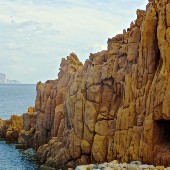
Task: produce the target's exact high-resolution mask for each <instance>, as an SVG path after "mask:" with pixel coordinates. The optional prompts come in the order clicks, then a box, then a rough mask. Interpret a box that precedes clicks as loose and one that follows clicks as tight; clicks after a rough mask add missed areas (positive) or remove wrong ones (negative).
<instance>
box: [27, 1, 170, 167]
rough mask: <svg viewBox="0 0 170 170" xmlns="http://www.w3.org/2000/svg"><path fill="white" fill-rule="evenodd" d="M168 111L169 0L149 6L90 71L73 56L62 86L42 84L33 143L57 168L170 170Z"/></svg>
mask: <svg viewBox="0 0 170 170" xmlns="http://www.w3.org/2000/svg"><path fill="white" fill-rule="evenodd" d="M129 3H130V2H129ZM169 105H170V1H169V0H149V4H148V5H147V8H146V11H143V10H137V19H136V21H135V22H132V23H131V26H130V28H128V29H127V31H125V30H124V31H123V34H119V35H117V36H115V37H114V38H112V39H109V40H108V49H107V50H106V51H102V52H99V53H96V54H91V55H90V57H89V59H88V60H87V61H86V62H85V64H84V65H82V64H81V63H80V62H79V60H78V58H77V56H76V55H75V54H71V55H70V56H69V57H68V58H67V60H65V59H63V60H62V63H61V69H60V73H59V76H58V80H55V81H47V82H46V83H45V84H43V83H38V85H37V98H36V105H35V109H36V112H37V113H36V114H35V118H34V120H35V121H33V122H34V125H33V126H34V128H35V131H36V132H35V134H34V136H33V137H32V138H33V141H34V142H33V144H34V147H35V148H38V147H39V146H40V147H39V149H38V158H39V159H40V160H41V161H43V162H46V165H48V166H53V167H60V166H65V165H67V166H72V167H75V166H76V165H78V164H88V163H90V162H97V163H100V162H104V161H111V160H113V159H117V160H119V161H121V162H130V161H132V160H139V161H141V162H143V163H148V164H156V165H160V164H162V165H165V166H168V165H169V166H170V133H169V132H170V107H169ZM30 127H32V126H31V125H30V126H26V127H25V129H27V130H30ZM50 139H51V140H50ZM47 142H48V144H47ZM35 144H36V145H35ZM42 144H45V145H42Z"/></svg>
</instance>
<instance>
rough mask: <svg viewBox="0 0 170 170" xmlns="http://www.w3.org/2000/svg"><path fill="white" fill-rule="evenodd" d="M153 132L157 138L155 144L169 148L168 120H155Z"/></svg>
mask: <svg viewBox="0 0 170 170" xmlns="http://www.w3.org/2000/svg"><path fill="white" fill-rule="evenodd" d="M155 130H156V135H157V137H158V138H157V140H158V141H157V142H159V143H160V144H169V146H170V120H157V121H156V128H155Z"/></svg>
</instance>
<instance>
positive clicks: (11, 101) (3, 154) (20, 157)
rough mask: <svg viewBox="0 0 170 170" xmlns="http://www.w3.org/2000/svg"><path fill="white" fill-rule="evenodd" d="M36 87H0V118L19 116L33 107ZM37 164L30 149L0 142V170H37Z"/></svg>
mask: <svg viewBox="0 0 170 170" xmlns="http://www.w3.org/2000/svg"><path fill="white" fill-rule="evenodd" d="M35 97H36V85H24V84H19V85H9V84H8V85H6V84H3V85H0V118H2V119H9V118H10V116H11V115H12V114H18V115H21V114H23V113H25V112H27V108H28V107H29V106H34V103H35ZM38 166H39V165H38V163H37V162H36V160H35V159H34V152H33V150H31V149H28V150H19V149H15V144H8V143H6V142H5V141H3V140H0V170H37V169H38Z"/></svg>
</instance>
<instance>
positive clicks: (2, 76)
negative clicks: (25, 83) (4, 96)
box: [0, 73, 21, 84]
mask: <svg viewBox="0 0 170 170" xmlns="http://www.w3.org/2000/svg"><path fill="white" fill-rule="evenodd" d="M0 84H21V82H20V81H18V80H9V79H7V76H6V75H5V74H3V73H0Z"/></svg>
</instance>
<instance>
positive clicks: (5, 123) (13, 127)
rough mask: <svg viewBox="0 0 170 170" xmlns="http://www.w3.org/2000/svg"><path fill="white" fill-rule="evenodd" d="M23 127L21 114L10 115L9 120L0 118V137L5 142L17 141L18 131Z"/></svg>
mask: <svg viewBox="0 0 170 170" xmlns="http://www.w3.org/2000/svg"><path fill="white" fill-rule="evenodd" d="M22 129H23V119H22V117H21V116H18V115H12V116H11V118H10V120H2V119H0V138H4V139H6V141H7V142H17V141H18V137H19V133H20V131H21V130H22Z"/></svg>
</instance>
